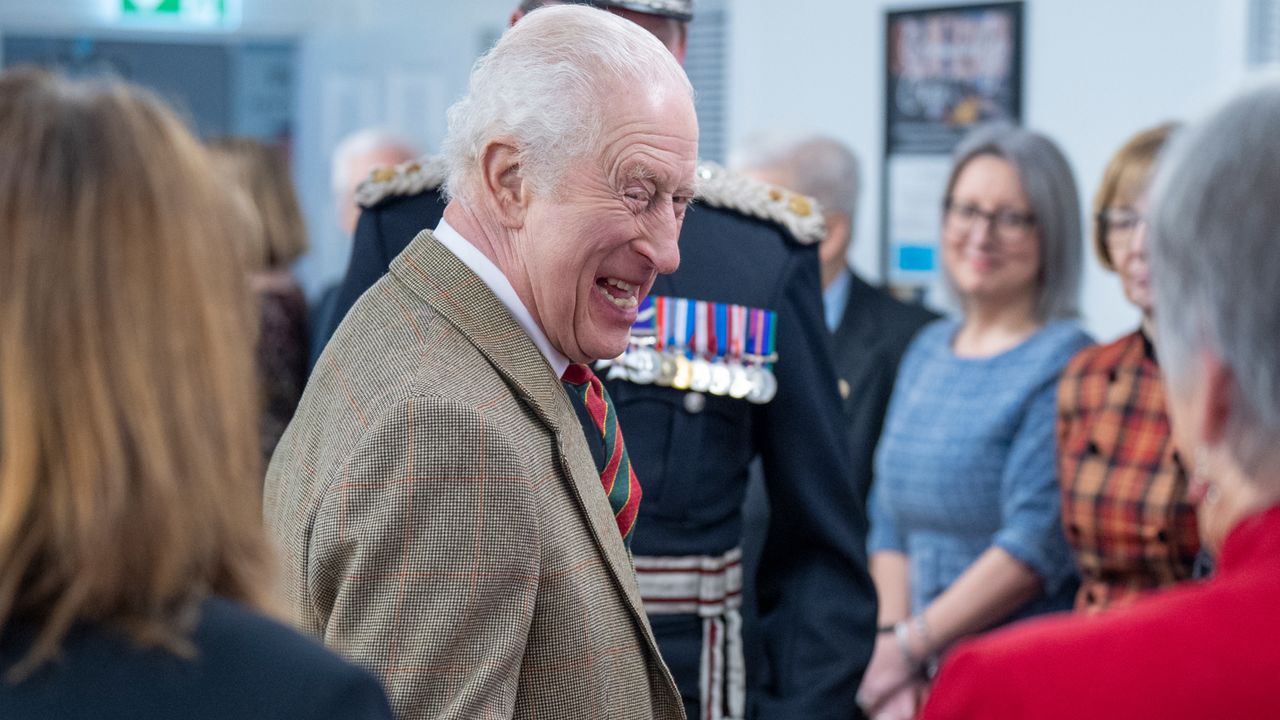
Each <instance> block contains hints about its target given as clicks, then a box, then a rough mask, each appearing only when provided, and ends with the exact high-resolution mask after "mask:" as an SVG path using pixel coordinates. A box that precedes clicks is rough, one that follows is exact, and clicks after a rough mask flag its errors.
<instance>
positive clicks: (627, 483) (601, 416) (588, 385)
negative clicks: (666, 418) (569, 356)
mask: <svg viewBox="0 0 1280 720" xmlns="http://www.w3.org/2000/svg"><path fill="white" fill-rule="evenodd" d="M563 379H564V382H565V384H566V386H567V389H569V390H571V391H572V392H576V393H577V395H578V398H579V399H580V400H581V401H582V404H583V405H584V406H586V408H587V414H588V415H590V416H591V421H592V423H594V424H595V428H596V430H597V431H598V432H599V433H600V436H601V437H602V438H603V440H604V456H605V463H604V469H603V470H601V471H600V484H601V485H603V486H604V494H605V495H607V496H608V497H609V505H610V507H612V508H613V517H614V519H615V520H616V521H617V523H618V532H619V533H620V534H621V535H622V542H623V543H624V544H625V545H626V546H627V547H631V531H632V529H634V527H635V524H636V513H637V512H639V510H640V496H641V495H642V493H641V491H640V481H639V480H637V479H636V471H635V470H634V469H633V468H632V467H631V458H630V457H629V456H628V455H627V448H626V445H625V444H624V443H623V442H622V428H620V427H618V413H617V412H616V411H615V409H614V407H613V400H611V399H610V398H609V393H607V392H605V389H604V384H603V383H601V382H600V378H598V377H596V374H595V373H593V372H591V368H589V367H587V366H586V365H581V364H574V365H570V366H569V367H568V368H567V369H566V370H565V371H564V378H563Z"/></svg>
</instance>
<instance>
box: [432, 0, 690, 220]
mask: <svg viewBox="0 0 1280 720" xmlns="http://www.w3.org/2000/svg"><path fill="white" fill-rule="evenodd" d="M635 86H639V87H661V88H682V89H683V91H684V92H687V93H688V94H689V96H690V97H692V96H693V87H692V86H691V85H690V84H689V78H688V77H687V76H686V75H685V74H684V70H683V69H681V67H680V64H679V63H678V62H676V59H675V57H674V56H673V55H672V54H671V51H669V50H667V48H666V47H665V46H663V44H662V43H661V42H659V41H658V39H657V38H655V37H654V36H653V35H652V34H650V33H649V32H648V31H646V30H645V29H643V28H641V27H640V26H639V25H637V24H635V23H633V22H631V21H629V20H625V19H623V18H620V17H618V16H616V15H613V14H612V13H608V12H605V11H603V10H596V9H594V8H589V7H584V6H581V5H560V6H551V7H545V8H540V9H538V10H535V11H533V12H531V13H529V14H528V15H526V16H525V17H524V18H522V19H521V20H520V21H519V22H517V23H516V24H515V25H514V26H512V27H511V28H510V29H508V30H507V31H506V33H504V34H503V36H502V38H501V39H500V40H499V41H498V43H497V44H496V45H495V46H494V47H493V48H492V49H490V50H489V52H487V53H485V54H484V55H483V56H482V57H481V58H480V59H479V60H477V61H476V64H475V66H474V67H473V68H472V70H471V80H470V85H469V87H468V89H467V94H466V96H465V97H463V98H462V99H461V100H459V101H458V102H456V103H454V105H453V106H452V107H451V108H449V131H448V134H447V136H446V137H445V140H444V156H445V158H446V160H447V162H448V167H449V170H448V176H447V178H446V180H445V186H444V189H445V193H446V194H447V195H448V196H449V197H464V198H465V197H466V196H467V194H468V192H469V191H470V189H471V187H472V182H473V181H474V179H475V176H476V174H477V173H478V172H479V171H480V157H479V156H480V153H481V152H482V151H483V149H484V147H485V146H486V145H487V144H488V143H489V142H490V141H492V140H494V139H497V138H509V139H510V140H512V141H513V143H514V144H515V146H516V148H517V151H518V152H519V154H520V172H521V176H522V177H523V178H524V179H525V180H526V181H528V182H529V183H531V185H532V187H533V189H534V190H535V191H536V192H540V193H549V192H554V191H555V189H556V188H557V187H558V185H559V182H560V179H561V177H562V175H563V174H564V172H565V170H566V169H567V168H568V167H569V165H570V163H572V162H573V161H574V160H577V159H580V158H582V157H585V156H587V155H589V154H591V153H592V152H594V151H596V150H598V145H599V143H600V134H601V132H602V131H603V129H604V128H603V124H604V123H603V120H604V117H605V115H606V113H608V112H609V107H608V105H607V103H606V102H605V101H606V100H607V99H608V97H607V96H608V95H609V94H610V93H612V92H615V91H617V90H618V89H620V88H627V87H635Z"/></svg>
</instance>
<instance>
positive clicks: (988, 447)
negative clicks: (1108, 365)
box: [867, 320, 1092, 619]
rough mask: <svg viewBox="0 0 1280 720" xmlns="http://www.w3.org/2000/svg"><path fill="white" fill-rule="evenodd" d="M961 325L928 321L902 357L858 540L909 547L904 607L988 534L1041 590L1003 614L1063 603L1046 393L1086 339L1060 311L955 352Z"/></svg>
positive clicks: (959, 564) (933, 592)
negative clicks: (1023, 331)
mask: <svg viewBox="0 0 1280 720" xmlns="http://www.w3.org/2000/svg"><path fill="white" fill-rule="evenodd" d="M959 329H960V325H959V323H957V322H956V321H954V320H938V321H936V322H934V323H932V324H930V325H928V326H926V327H925V328H924V329H923V330H921V331H920V334H919V335H917V336H916V338H915V340H914V341H913V342H912V343H911V347H910V348H908V350H907V354H906V355H905V356H904V357H903V359H902V365H901V366H900V367H899V369H898V379H897V382H896V384H895V386H894V390H893V397H892V399H891V400H890V402H889V410H888V415H887V416H886V418H885V425H884V432H883V434H882V435H881V437H880V445H879V447H878V449H877V451H876V461H875V462H876V465H875V468H876V474H875V478H876V480H875V486H874V487H873V488H872V496H871V507H870V515H871V531H870V536H869V538H868V541H867V543H868V551H869V552H877V551H881V550H897V551H899V552H905V553H906V554H907V555H908V556H909V558H910V582H911V607H912V612H919V611H921V610H922V609H924V607H925V606H927V605H928V604H929V603H930V602H932V601H933V599H934V598H936V597H937V596H938V595H939V594H941V593H942V591H943V590H945V589H946V588H947V587H948V586H949V585H950V584H951V583H952V582H954V581H955V579H956V578H957V577H958V576H959V575H960V574H961V573H962V572H964V570H965V569H966V568H968V567H969V565H970V564H972V563H973V561H974V560H976V559H977V558H978V556H979V555H981V554H982V553H983V552H984V551H986V549H987V548H989V547H991V546H992V545H995V546H997V547H1000V548H1002V549H1004V550H1005V551H1006V552H1008V553H1009V554H1010V555H1012V556H1013V557H1015V558H1017V559H1018V560H1020V561H1022V562H1023V563H1026V565H1027V566H1028V567H1030V568H1031V569H1032V570H1034V571H1035V572H1036V573H1037V574H1038V575H1039V576H1040V577H1041V578H1042V579H1043V580H1044V585H1045V591H1046V594H1045V596H1043V597H1041V598H1039V599H1037V600H1033V601H1032V602H1031V603H1029V604H1028V605H1027V606H1026V607H1024V608H1022V609H1020V610H1019V611H1018V612H1016V613H1014V615H1013V616H1012V617H1011V618H1010V619H1015V618H1018V617H1025V616H1027V615H1033V614H1038V613H1041V612H1048V611H1050V610H1057V609H1067V608H1070V607H1071V603H1072V598H1073V594H1074V592H1075V587H1076V574H1075V567H1074V565H1073V563H1072V559H1071V552H1070V550H1069V549H1068V546H1067V541H1066V538H1065V537H1064V536H1063V533H1062V518H1061V511H1060V507H1061V503H1060V496H1059V490H1058V480H1057V472H1056V469H1055V457H1056V454H1055V447H1054V445H1055V440H1054V413H1055V408H1056V404H1055V395H1056V391H1057V384H1058V376H1059V375H1060V374H1061V372H1062V369H1063V367H1064V366H1065V365H1066V364H1067V361H1068V360H1070V359H1071V356H1072V355H1075V354H1076V352H1077V351H1078V350H1080V349H1081V348H1083V347H1085V346H1087V345H1089V344H1091V343H1092V340H1091V339H1090V338H1089V336H1088V335H1087V334H1085V332H1084V331H1083V330H1081V329H1080V328H1079V327H1078V326H1077V325H1076V324H1075V323H1073V322H1070V321H1062V320H1060V321H1054V322H1050V323H1048V324H1047V325H1045V326H1044V327H1043V328H1041V329H1040V330H1039V331H1037V332H1036V333H1035V334H1034V335H1032V336H1031V337H1029V338H1027V339H1026V340H1024V341H1022V343H1020V344H1019V345H1017V346H1015V347H1013V348H1011V349H1009V350H1007V351H1005V352H1003V353H1000V354H998V355H995V356H992V357H987V358H963V357H958V356H956V354H955V353H954V352H953V351H952V349H951V341H952V339H953V338H954V337H955V334H956V332H957V331H958V330H959Z"/></svg>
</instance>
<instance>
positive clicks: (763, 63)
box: [729, 0, 1245, 339]
mask: <svg viewBox="0 0 1280 720" xmlns="http://www.w3.org/2000/svg"><path fill="white" fill-rule="evenodd" d="M947 4H961V3H953V2H945V1H942V2H928V3H902V2H887V1H885V0H851V1H849V2H837V1H835V0H789V2H788V3H787V4H786V12H779V11H778V4H777V3H776V2H775V1H774V0H735V2H734V5H733V9H734V14H733V28H732V35H731V39H732V43H731V46H730V47H731V52H732V55H733V57H732V62H731V63H730V68H731V70H732V77H731V79H730V112H729V118H730V123H731V125H730V128H729V137H730V141H731V142H736V141H740V140H741V139H742V138H743V137H745V136H747V135H749V134H750V133H752V132H754V131H757V130H761V129H770V128H782V129H790V130H800V131H820V132H825V133H829V134H832V135H834V136H836V137H838V138H840V139H842V140H844V141H846V142H848V143H849V144H850V145H851V146H852V147H853V148H854V149H855V150H856V151H858V153H859V154H860V155H861V156H862V158H863V162H864V168H863V169H864V176H865V177H866V182H865V183H864V185H865V189H864V191H863V195H862V203H861V208H862V210H861V217H860V218H859V221H858V235H857V238H856V240H855V243H856V245H855V248H854V251H853V259H854V263H855V266H856V267H857V268H859V269H860V270H862V271H863V272H865V273H867V274H868V275H871V276H878V275H879V261H880V254H879V252H880V248H879V242H880V217H879V212H880V211H879V208H880V193H879V190H880V188H879V182H880V173H881V165H882V161H881V157H882V154H883V133H884V128H883V119H882V118H883V115H884V102H883V95H884V88H883V83H884V80H883V73H884V53H885V49H884V37H883V36H884V13H885V11H886V10H899V9H910V8H912V7H921V6H926V5H927V6H935V5H947ZM1025 5H1026V7H1025V23H1026V25H1025V28H1024V33H1025V36H1024V39H1025V43H1024V53H1025V55H1024V57H1025V68H1024V114H1025V121H1026V124H1027V125H1028V126H1029V127H1032V128H1035V129H1038V130H1042V131H1044V132H1046V133H1047V134H1049V135H1050V136H1051V137H1053V138H1054V139H1055V140H1057V141H1058V142H1059V143H1060V144H1061V145H1062V147H1063V149H1064V151H1065V152H1066V153H1067V156H1068V157H1069V158H1070V159H1071V162H1072V165H1073V167H1074V169H1075V172H1076V179H1077V183H1078V184H1079V186H1080V191H1081V199H1082V203H1083V205H1084V206H1085V207H1084V212H1085V213H1087V212H1089V206H1090V205H1091V201H1092V197H1093V192H1094V189H1095V188H1096V186H1097V182H1098V180H1099V178H1100V177H1101V175H1102V169H1103V166H1104V165H1105V163H1106V160H1107V158H1108V157H1109V156H1110V154H1111V153H1112V151H1114V149H1115V148H1116V147H1118V146H1119V145H1120V143H1122V142H1123V141H1124V139H1125V138H1126V137H1128V136H1129V135H1130V134H1132V133H1133V132H1135V131H1137V130H1138V129H1140V128H1142V127H1145V126H1149V125H1153V124H1155V123H1157V122H1160V121H1163V120H1167V119H1186V118H1190V117H1194V116H1195V115H1197V114H1200V113H1203V112H1204V111H1206V110H1208V109H1209V107H1210V106H1211V105H1212V104H1213V103H1214V102H1215V101H1217V100H1219V99H1221V98H1222V97H1224V96H1225V95H1226V94H1228V93H1229V92H1230V91H1231V90H1232V89H1233V88H1235V87H1237V86H1238V85H1239V83H1240V82H1241V81H1242V79H1243V77H1244V52H1245V50H1244V40H1245V2H1244V0H1027V2H1026V3H1025ZM1086 227H1087V225H1086ZM1081 310H1082V312H1083V314H1084V318H1085V322H1086V325H1087V326H1088V327H1089V329H1090V330H1091V331H1092V332H1093V333H1094V334H1095V335H1096V336H1097V337H1098V338H1099V339H1110V338H1113V337H1115V336H1118V335H1120V334H1121V333H1123V332H1127V331H1128V330H1129V329H1131V328H1132V327H1133V326H1134V325H1135V324H1136V319H1137V313H1136V311H1134V310H1133V309H1132V308H1131V307H1130V306H1129V305H1128V304H1127V303H1126V302H1125V301H1124V297H1123V295H1122V294H1121V292H1120V289H1119V283H1118V282H1117V281H1116V280H1115V278H1114V277H1113V276H1111V275H1110V274H1108V273H1106V272H1105V271H1103V270H1102V269H1101V268H1100V267H1099V266H1098V264H1097V262H1096V261H1095V260H1094V259H1093V257H1092V255H1090V256H1089V257H1088V260H1087V262H1086V272H1085V278H1084V295H1083V298H1082V305H1081Z"/></svg>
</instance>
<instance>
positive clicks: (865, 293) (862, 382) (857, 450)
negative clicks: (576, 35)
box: [831, 274, 938, 501]
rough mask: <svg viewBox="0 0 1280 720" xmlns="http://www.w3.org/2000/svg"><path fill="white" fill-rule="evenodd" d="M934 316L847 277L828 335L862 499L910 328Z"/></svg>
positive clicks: (851, 461) (912, 334)
mask: <svg viewBox="0 0 1280 720" xmlns="http://www.w3.org/2000/svg"><path fill="white" fill-rule="evenodd" d="M937 317H938V316H937V315H935V314H934V313H931V312H929V311H928V310H926V309H924V308H922V307H920V306H919V305H909V304H907V303H904V302H901V301H899V300H897V299H895V298H894V297H893V296H891V295H890V294H889V293H888V292H886V291H884V290H881V289H880V288H876V287H872V286H871V285H870V284H868V283H867V282H866V281H865V280H863V279H862V278H860V277H858V276H857V275H856V274H855V275H852V276H850V278H849V301H848V303H847V304H846V305H845V308H844V315H843V316H841V318H840V324H839V325H838V326H836V330H835V332H834V333H832V336H831V339H832V351H833V352H834V357H835V364H836V374H837V375H838V376H839V377H840V380H841V381H842V385H841V388H842V389H841V394H842V395H843V396H844V397H843V399H842V401H841V404H842V408H841V410H842V412H843V415H844V418H843V419H844V428H845V432H844V439H845V445H846V447H847V448H848V450H849V467H850V470H851V471H852V473H853V478H854V480H855V482H856V483H857V485H858V488H859V489H860V490H861V492H862V497H863V500H864V501H865V500H866V497H867V493H868V492H869V491H870V490H871V466H872V458H873V457H874V455H875V450H876V443H877V442H878V441H879V439H880V429H881V428H882V427H883V426H884V414H885V410H887V409H888V407H889V396H890V395H891V394H892V393H893V381H894V378H895V377H896V376H897V374H898V362H899V361H900V360H902V354H903V353H905V352H906V351H907V345H909V344H910V343H911V338H913V337H915V334H916V332H918V331H919V330H920V328H922V327H924V326H925V324H926V323H928V322H929V321H931V320H934V319H936V318H937Z"/></svg>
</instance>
